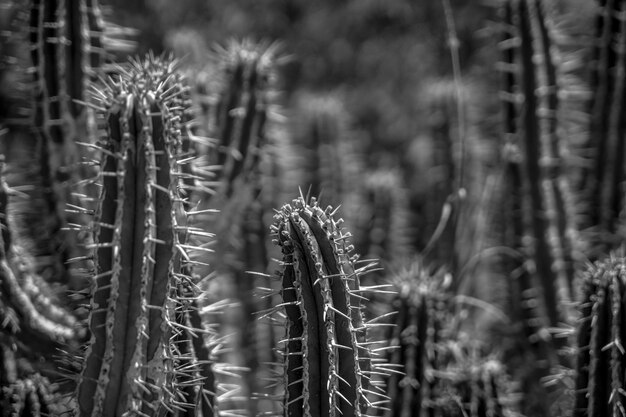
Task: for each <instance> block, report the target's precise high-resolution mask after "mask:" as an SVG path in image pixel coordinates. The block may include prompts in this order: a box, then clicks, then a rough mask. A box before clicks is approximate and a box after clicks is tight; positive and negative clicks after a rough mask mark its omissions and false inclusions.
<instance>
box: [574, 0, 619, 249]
mask: <svg viewBox="0 0 626 417" xmlns="http://www.w3.org/2000/svg"><path fill="white" fill-rule="evenodd" d="M598 3H600V4H599V5H598V6H597V7H598V15H597V17H596V34H595V42H594V46H595V47H594V51H593V61H592V66H591V69H592V72H591V80H590V83H591V89H592V92H593V95H592V97H591V101H590V106H589V112H590V115H591V117H590V123H589V136H588V148H589V150H590V151H591V152H592V153H593V166H592V167H590V169H589V170H588V171H587V172H586V173H585V181H584V184H583V191H585V192H586V193H585V197H586V200H587V201H589V202H590V204H591V207H590V209H589V212H590V213H591V215H590V219H589V223H588V225H589V226H592V227H595V228H597V232H598V233H599V234H600V235H599V236H598V237H599V239H598V240H599V242H598V243H599V244H600V245H599V246H600V247H599V248H596V251H597V252H598V253H599V254H602V253H606V252H607V249H609V248H611V247H614V246H615V245H616V244H617V243H618V240H620V239H615V236H614V235H615V233H616V232H618V230H617V229H618V223H617V222H616V219H617V218H618V216H619V214H620V213H621V211H622V207H623V200H624V196H623V192H622V190H621V187H620V184H621V183H622V181H623V178H624V175H625V174H624V168H623V167H624V163H623V158H624V156H623V149H624V141H623V140H622V138H623V135H624V127H623V121H622V118H621V117H620V114H622V113H623V111H622V109H623V104H624V103H623V99H622V96H623V90H624V72H625V71H626V68H625V65H626V58H624V51H625V48H626V47H625V46H624V44H625V42H624V39H625V37H626V19H625V18H624V16H623V15H622V8H623V5H622V4H621V2H619V1H601V2H598ZM598 253H594V255H596V256H597V255H598Z"/></svg>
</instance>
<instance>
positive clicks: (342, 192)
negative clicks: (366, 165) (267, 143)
mask: <svg viewBox="0 0 626 417" xmlns="http://www.w3.org/2000/svg"><path fill="white" fill-rule="evenodd" d="M292 123H293V125H292V135H293V143H294V147H295V148H296V149H297V150H298V153H299V155H301V158H302V160H301V162H300V164H301V168H300V173H299V174H298V175H299V176H300V178H299V182H298V185H299V187H300V188H301V189H302V190H303V191H305V192H306V193H308V194H309V195H311V196H314V197H316V198H322V199H323V200H324V201H328V203H329V204H332V205H334V206H337V205H339V204H343V205H344V208H345V206H346V205H347V204H348V205H349V204H350V203H351V201H349V200H350V199H351V198H352V192H353V191H354V190H355V189H356V188H357V187H358V186H359V185H360V183H359V172H361V165H362V164H361V160H360V155H359V154H358V152H357V150H356V146H355V143H354V139H355V138H354V132H352V131H350V129H349V127H350V126H349V123H350V121H349V117H348V113H347V110H346V108H345V105H344V103H343V101H342V100H341V98H340V97H339V96H337V95H332V94H320V93H317V94H316V93H307V94H302V95H301V96H300V97H299V98H298V101H297V103H296V113H295V115H294V118H293V121H292Z"/></svg>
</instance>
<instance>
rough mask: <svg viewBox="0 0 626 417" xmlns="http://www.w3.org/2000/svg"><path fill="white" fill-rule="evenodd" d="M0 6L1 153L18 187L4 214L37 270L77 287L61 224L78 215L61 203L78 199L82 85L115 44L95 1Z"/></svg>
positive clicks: (86, 115) (84, 125)
mask: <svg viewBox="0 0 626 417" xmlns="http://www.w3.org/2000/svg"><path fill="white" fill-rule="evenodd" d="M3 9H4V10H5V12H6V15H5V17H6V21H5V22H4V24H6V27H4V29H5V30H4V31H3V35H2V37H3V39H0V42H1V43H2V44H3V46H2V52H3V54H2V61H3V62H2V64H0V73H2V77H3V78H2V80H3V84H4V83H9V85H10V87H8V88H6V89H4V90H3V91H2V93H0V95H1V96H2V97H1V98H0V101H1V102H2V104H1V106H2V109H3V110H2V111H1V112H0V124H1V125H2V126H3V127H4V128H6V129H7V133H6V137H5V139H4V143H3V144H2V150H1V152H2V153H3V154H4V155H5V156H6V160H7V170H6V172H5V174H6V181H7V182H8V184H9V185H10V186H11V187H12V188H16V189H19V190H20V191H21V192H20V193H14V194H13V195H11V196H10V198H11V200H12V203H11V204H10V207H12V208H15V210H13V209H11V210H12V212H11V213H9V216H10V217H12V218H13V219H14V220H13V221H12V223H13V229H14V232H15V234H16V236H17V238H18V239H20V240H28V241H29V242H28V245H29V246H30V247H29V249H30V250H32V254H33V256H34V259H35V262H36V266H37V270H38V273H39V274H40V275H42V277H43V278H44V279H45V280H46V281H60V282H62V283H64V284H68V285H70V287H72V288H73V289H79V288H81V285H82V284H83V283H84V280H81V279H79V278H80V277H79V276H78V275H79V274H78V270H77V268H69V267H68V265H67V261H68V260H69V259H70V258H75V257H77V256H79V254H80V251H79V250H78V249H77V245H76V236H75V233H74V232H68V231H67V229H68V228H69V227H68V222H69V223H80V221H79V219H78V217H79V215H78V213H75V212H73V213H71V214H70V213H69V212H68V211H66V209H67V204H68V203H72V204H76V202H77V201H78V199H79V198H80V197H82V190H81V189H80V187H79V186H78V185H79V181H78V174H79V172H78V171H79V168H80V163H81V155H80V152H79V146H78V140H79V139H80V140H81V141H89V139H90V134H91V132H90V130H89V127H88V125H89V122H90V119H91V118H92V113H91V109H90V108H89V107H88V106H84V105H83V104H84V103H85V102H86V101H88V100H87V99H86V94H85V89H86V86H87V85H88V84H89V83H90V82H92V81H93V80H94V79H95V71H96V69H97V68H99V67H100V66H101V65H102V64H103V63H104V59H105V52H106V51H110V50H112V48H115V47H119V46H120V45H121V44H119V43H117V44H115V45H114V44H113V43H112V42H109V41H108V40H107V39H109V40H110V37H108V36H107V37H105V36H104V33H103V32H104V22H103V20H102V16H101V12H100V8H99V5H98V2H97V1H96V0H77V1H56V0H55V1H39V0H33V1H22V0H16V1H8V2H5V3H4V4H3ZM4 37H6V38H4ZM81 174H84V172H82V173H81ZM72 193H73V194H72ZM80 237H82V236H79V238H80ZM81 240H82V239H81Z"/></svg>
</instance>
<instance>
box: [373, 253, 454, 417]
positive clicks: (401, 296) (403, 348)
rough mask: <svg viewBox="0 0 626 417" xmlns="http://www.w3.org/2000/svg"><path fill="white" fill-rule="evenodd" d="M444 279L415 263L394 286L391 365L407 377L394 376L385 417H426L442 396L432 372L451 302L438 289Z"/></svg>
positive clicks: (388, 391) (390, 380) (389, 384)
mask: <svg viewBox="0 0 626 417" xmlns="http://www.w3.org/2000/svg"><path fill="white" fill-rule="evenodd" d="M440 278H441V277H432V276H429V275H428V273H427V271H426V270H425V269H424V268H423V267H422V266H421V264H420V263H416V264H414V265H413V267H412V268H411V269H409V270H407V271H406V273H404V274H400V275H399V276H398V278H397V279H396V283H395V286H396V288H397V292H398V295H397V297H396V300H395V301H394V307H395V308H397V310H398V316H397V318H396V321H395V323H396V327H394V328H393V333H392V334H391V344H392V345H397V346H398V349H397V350H395V351H392V352H391V353H390V358H389V362H390V363H394V364H402V365H403V366H404V369H403V371H404V374H392V375H391V376H390V377H389V380H388V382H387V387H388V388H387V395H388V396H389V397H390V398H391V404H390V405H389V407H388V410H386V411H384V412H383V413H381V415H383V416H385V417H394V416H398V417H407V416H420V415H427V414H428V412H429V411H428V410H429V406H430V405H428V404H427V403H428V400H429V399H432V398H436V397H437V396H438V395H439V392H438V391H437V387H436V382H434V380H433V376H432V374H433V370H434V369H436V366H437V364H436V360H435V355H436V347H437V343H438V342H439V341H440V339H441V337H442V335H441V331H442V327H443V326H442V323H443V321H444V319H445V308H443V307H445V304H447V299H448V298H449V297H448V296H447V294H446V293H445V292H444V291H443V290H442V289H441V288H439V287H440V286H441V283H440V282H439V281H440Z"/></svg>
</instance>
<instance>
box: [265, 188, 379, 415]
mask: <svg viewBox="0 0 626 417" xmlns="http://www.w3.org/2000/svg"><path fill="white" fill-rule="evenodd" d="M334 214H335V212H334V211H333V209H332V207H330V206H329V207H328V208H327V209H326V210H322V209H321V208H320V207H319V206H318V204H317V202H316V201H315V200H312V202H311V203H310V204H307V203H306V201H305V200H304V198H302V197H301V198H299V199H297V200H294V202H293V205H289V204H286V205H284V206H283V207H282V209H281V211H280V212H279V213H278V214H277V215H276V216H275V219H276V220H275V223H274V225H273V226H272V231H273V233H274V235H275V236H276V243H277V244H279V245H280V247H281V249H282V252H283V262H282V265H283V268H282V271H281V272H280V273H279V278H280V279H281V281H282V290H281V294H282V298H283V303H281V305H280V308H282V307H284V311H285V314H286V316H287V322H286V329H287V330H286V332H287V334H286V337H285V339H284V340H283V343H284V344H285V345H284V349H283V351H282V352H281V354H282V356H283V358H284V363H283V365H284V374H283V375H284V386H285V393H284V398H283V407H284V415H286V416H337V415H342V416H361V415H366V413H367V410H368V408H377V407H381V406H383V404H384V403H385V401H384V399H385V398H386V397H385V396H384V395H383V394H382V393H381V391H380V390H379V389H378V387H377V386H376V385H375V381H374V380H373V376H374V375H380V374H381V373H382V374H386V372H387V369H386V367H385V366H384V365H383V364H381V363H377V362H378V358H376V352H375V349H371V348H370V345H371V344H372V343H373V342H372V341H369V340H368V334H367V333H368V331H371V329H372V328H373V327H375V326H376V323H375V321H376V319H374V320H372V321H370V322H365V321H364V318H363V312H362V307H363V305H362V300H363V299H364V297H363V295H364V293H366V292H367V291H368V290H370V289H368V288H366V287H361V286H360V283H359V282H360V277H361V276H362V275H363V274H364V273H366V272H367V270H368V269H369V268H370V267H371V265H370V264H366V265H365V266H363V267H361V268H357V267H356V266H355V261H356V259H355V258H354V257H351V256H350V251H351V249H352V248H351V245H349V244H348V243H347V242H346V239H347V238H348V237H349V234H346V233H344V232H342V231H341V228H340V224H341V221H340V220H335V219H334V218H333V216H334ZM370 397H371V399H370Z"/></svg>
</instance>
